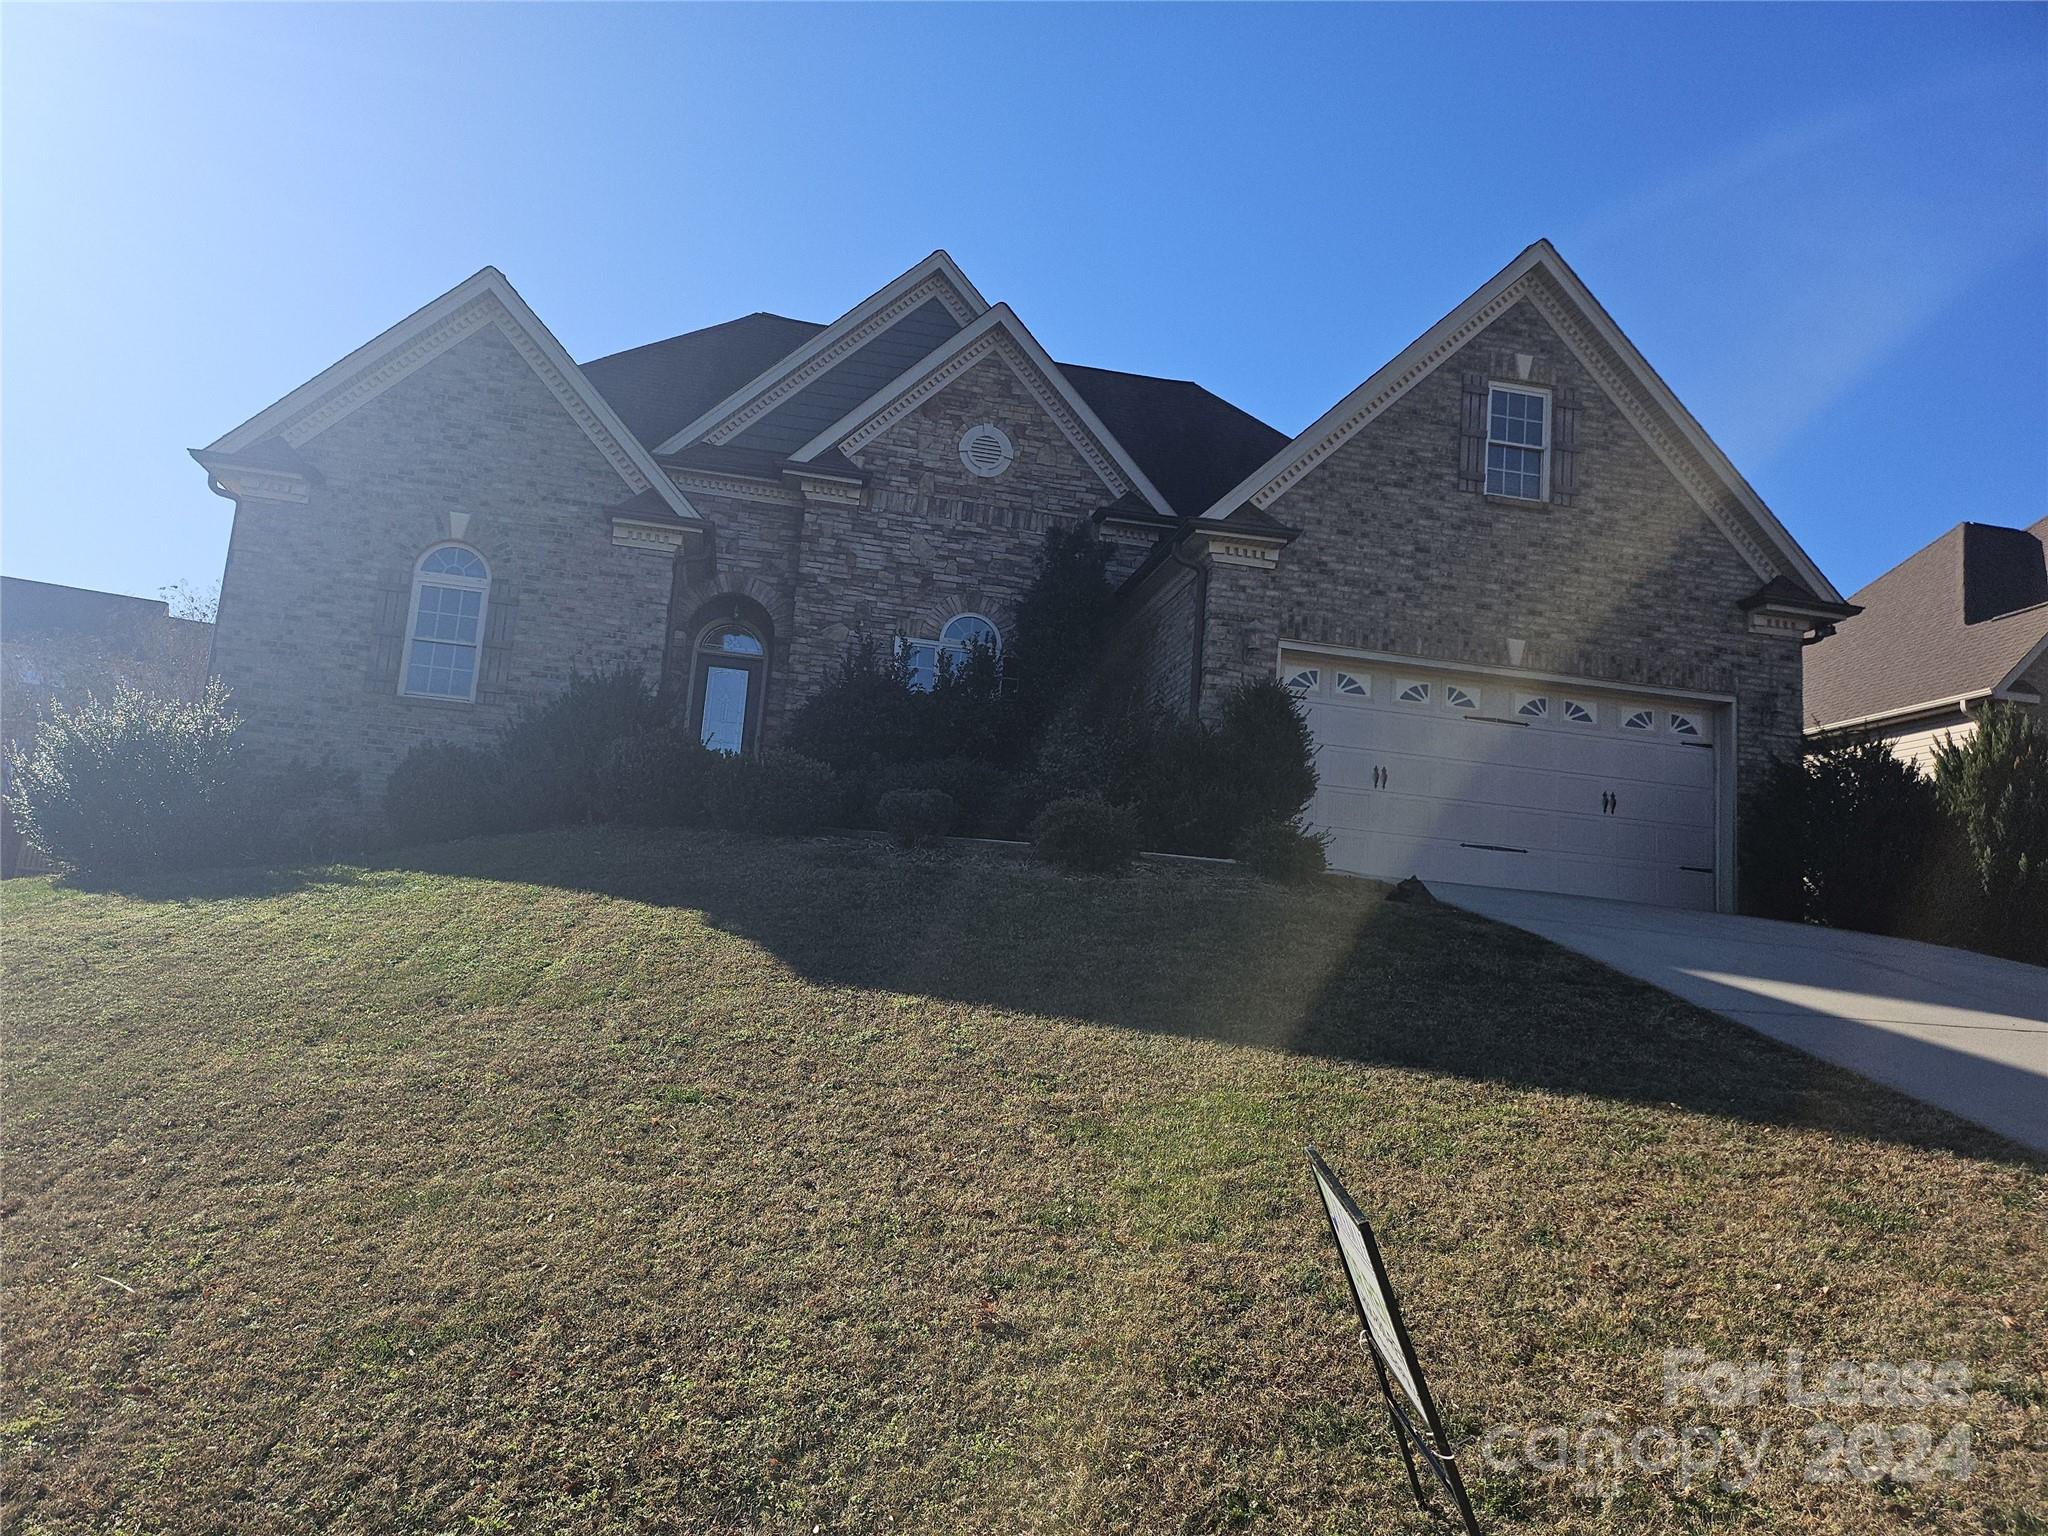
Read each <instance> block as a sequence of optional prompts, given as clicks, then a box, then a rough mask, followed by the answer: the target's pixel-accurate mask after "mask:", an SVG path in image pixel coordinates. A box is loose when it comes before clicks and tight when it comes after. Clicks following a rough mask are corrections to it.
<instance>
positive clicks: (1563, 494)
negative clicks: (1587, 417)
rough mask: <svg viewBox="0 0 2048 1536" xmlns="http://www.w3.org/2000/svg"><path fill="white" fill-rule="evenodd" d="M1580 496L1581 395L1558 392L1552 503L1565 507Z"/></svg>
mask: <svg viewBox="0 0 2048 1536" xmlns="http://www.w3.org/2000/svg"><path fill="white" fill-rule="evenodd" d="M1578 493H1579V392H1578V391H1577V390H1576V389H1560V390H1559V391H1558V392H1557V420H1556V421H1555V422H1553V423H1552V433H1551V442H1550V499H1551V500H1552V501H1554V502H1556V503H1557V504H1558V505H1559V506H1561V507H1568V506H1570V505H1571V501H1572V497H1574V496H1576V495H1577V494H1578Z"/></svg>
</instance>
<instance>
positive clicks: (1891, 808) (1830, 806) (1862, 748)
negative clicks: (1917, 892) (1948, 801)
mask: <svg viewBox="0 0 2048 1536" xmlns="http://www.w3.org/2000/svg"><path fill="white" fill-rule="evenodd" d="M1806 772H1807V779H1808V784H1809V793H1808V796H1807V801H1806V829H1805V864H1806V882H1805V883H1806V915H1807V916H1808V917H1809V918H1810V919H1812V920H1813V921H1814V922H1819V923H1826V924H1828V925H1829V926H1830V927H1835V928H1855V929H1860V930H1862V931H1863V932H1866V933H1892V932H1896V931H1897V928H1898V924H1899V920H1900V918H1901V916H1902V915H1903V913H1904V912H1905V910H1906V908H1907V905H1908V903H1909V902H1910V901H1911V899H1912V895H1913V892H1914V889H1915V887H1916V886H1917V885H1918V883H1919V881H1920V880H1921V878H1922V877H1923V873H1924V866H1925V862H1926V858H1927V853H1928V848H1929V841H1930V836H1931V834H1932V832H1933V830H1934V822H1935V805H1934V791H1933V787H1932V786H1931V785H1930V784H1929V783H1928V782H1927V780H1926V779H1924V778H1922V777H1921V776H1920V771H1919V770H1918V769H1917V768H1915V767H1914V766H1913V765H1912V764H1911V763H1908V762H1904V761H1902V760H1901V759H1900V758H1899V757H1898V756H1897V755H1896V754H1894V753H1893V752H1892V750H1891V748H1890V747H1889V746H1888V745H1887V744H1885V743H1884V742H1881V741H1859V742H1851V743H1848V744H1845V745H1842V746H1836V747H1830V748H1828V749H1826V750H1824V751H1821V752H1817V753H1815V754H1813V755H1812V756H1810V757H1808V758H1807V760H1806Z"/></svg>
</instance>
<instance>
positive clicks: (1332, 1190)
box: [1308, 1147, 1480, 1536]
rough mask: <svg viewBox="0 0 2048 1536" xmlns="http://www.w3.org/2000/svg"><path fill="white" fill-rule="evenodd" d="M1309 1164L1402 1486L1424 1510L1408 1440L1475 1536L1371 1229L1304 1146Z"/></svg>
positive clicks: (1469, 1503) (1333, 1177) (1477, 1535)
mask: <svg viewBox="0 0 2048 1536" xmlns="http://www.w3.org/2000/svg"><path fill="white" fill-rule="evenodd" d="M1308 1163H1309V1168H1310V1171H1311V1172H1313V1173H1314V1174H1315V1179H1316V1193H1317V1194H1319V1195H1321V1196H1322V1198H1323V1213H1324V1214H1325V1215H1327V1216H1328V1217H1329V1218H1330V1235H1331V1236H1332V1237H1334V1238H1336V1240H1337V1252H1338V1254H1339V1256H1341V1257H1342V1259H1343V1260H1344V1277H1345V1278H1346V1279H1347V1280H1349V1281H1350V1282H1351V1300H1352V1303H1353V1305H1355V1306H1356V1307H1357V1308H1358V1320H1359V1322H1360V1323H1361V1324H1363V1325H1364V1331H1363V1332H1362V1333H1361V1334H1360V1336H1359V1337H1360V1341H1361V1342H1362V1343H1363V1344H1364V1345H1365V1347H1366V1352H1367V1353H1368V1354H1370V1355H1371V1356H1372V1363H1373V1371H1374V1373H1375V1374H1376V1375H1377V1376H1378V1377H1379V1381H1380V1395H1381V1396H1382V1397H1384V1398H1385V1399H1386V1403H1387V1417H1388V1419H1390V1420H1391V1421H1392V1423H1393V1427H1394V1443H1395V1444H1397V1445H1399V1446H1400V1447H1401V1460H1402V1462H1403V1463H1405V1464H1406V1466H1407V1468H1408V1486H1409V1487H1410V1488H1412V1489H1414V1490H1415V1502H1416V1503H1418V1504H1420V1505H1421V1506H1422V1507H1423V1508H1424V1509H1428V1508H1429V1501H1428V1500H1427V1499H1425V1498H1424V1497H1423V1494H1422V1480H1421V1479H1420V1478H1418V1477H1417V1476H1416V1475H1415V1457H1414V1456H1413V1455H1412V1454H1411V1453H1410V1450H1409V1447H1410V1445H1411V1444H1412V1445H1413V1446H1414V1448H1415V1450H1417V1451H1420V1452H1421V1453H1422V1461H1423V1465H1424V1466H1426V1467H1428V1468H1429V1470H1430V1471H1431V1472H1432V1473H1434V1474H1435V1475H1436V1480H1437V1481H1438V1482H1440V1483H1442V1484H1443V1485H1444V1489H1445V1491H1446V1492H1447V1493H1449V1494H1450V1496H1451V1498H1452V1500H1453V1501H1454V1502H1455V1503H1456V1504H1457V1507H1458V1514H1459V1517H1460V1518H1461V1519H1463V1520H1464V1522H1465V1529H1466V1531H1467V1532H1469V1533H1470V1536H1480V1532H1479V1521H1478V1520H1477V1519H1476V1518H1475V1517H1474V1516H1473V1514H1472V1501H1471V1500H1470V1499H1468V1498H1466V1497H1465V1480H1464V1478H1462V1477H1460V1476H1459V1475H1458V1464H1457V1462H1456V1461H1455V1460H1453V1459H1452V1452H1451V1449H1450V1442H1449V1441H1448V1440H1447V1439H1445V1437H1444V1427H1443V1423H1442V1421H1440V1420H1439V1419H1438V1418H1437V1416H1436V1402H1435V1400H1434V1399H1432V1398H1431V1397H1430V1395H1429V1383H1428V1382H1426V1381H1424V1380H1423V1379H1422V1363H1421V1362H1420V1361H1419V1360H1417V1359H1416V1358H1415V1346H1414V1345H1413V1344H1412V1343H1410V1342H1409V1340H1408V1329H1407V1326H1406V1325H1405V1324H1403V1323H1402V1321H1401V1308H1400V1305H1399V1304H1398V1303H1397V1302H1396V1301H1395V1300H1394V1287H1393V1286H1392V1285H1391V1284H1390V1283H1389V1282H1388V1280H1387V1266H1386V1265H1385V1264H1384V1263H1382V1262H1381V1261H1380V1250H1379V1244H1377V1243H1375V1242H1374V1241H1373V1237H1372V1228H1371V1227H1369V1226H1367V1225H1366V1222H1365V1218H1364V1217H1363V1216H1361V1215H1360V1214H1359V1213H1358V1207H1357V1206H1355V1205H1353V1204H1352V1203H1351V1197H1350V1196H1349V1195H1348V1194H1346V1193H1345V1192H1344V1186H1343V1185H1342V1184H1339V1183H1338V1182H1337V1176H1336V1175H1335V1174H1334V1173H1332V1172H1330V1165H1329V1164H1328V1163H1325V1162H1324V1161H1323V1160H1322V1157H1321V1156H1320V1155H1319V1154H1318V1153H1317V1152H1316V1149H1315V1148H1314V1147H1310V1148H1309V1149H1308ZM1396 1384H1398V1385H1399V1387H1400V1389H1401V1390H1400V1395H1399V1396H1398V1397H1397V1396H1396V1395H1395V1392H1394V1387H1395V1385H1396ZM1404 1398H1405V1399H1406V1400H1407V1401H1406V1405H1405V1406H1404V1405H1403V1402H1402V1399H1404ZM1410 1410H1413V1411H1412V1412H1411V1411H1410Z"/></svg>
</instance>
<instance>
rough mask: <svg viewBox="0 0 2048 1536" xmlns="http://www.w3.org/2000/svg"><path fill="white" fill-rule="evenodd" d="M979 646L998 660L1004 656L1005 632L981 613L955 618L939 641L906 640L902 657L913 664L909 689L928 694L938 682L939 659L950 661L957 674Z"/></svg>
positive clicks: (942, 630)
mask: <svg viewBox="0 0 2048 1536" xmlns="http://www.w3.org/2000/svg"><path fill="white" fill-rule="evenodd" d="M977 645H985V646H987V647H988V648H989V649H990V650H991V651H993V652H994V653H995V654H996V656H997V657H998V658H1000V657H1001V656H1002V654H1003V632H1002V631H1001V630H999V629H997V628H996V627H995V625H994V624H993V623H991V622H990V621H989V620H987V619H985V618H983V617H982V616H981V615H980V614H978V613H956V614H954V615H953V617H952V618H950V619H948V620H946V623H945V626H944V627H943V628H942V629H940V631H939V638H938V639H936V640H905V641H904V642H903V654H904V655H905V657H907V658H908V659H909V662H910V686H911V687H913V688H915V689H917V690H918V691H919V692H920V693H929V692H930V691H931V686H932V684H933V683H935V682H937V681H938V676H939V658H940V657H941V656H944V657H946V658H948V659H949V661H950V662H951V664H952V667H953V670H954V671H956V672H957V671H959V669H960V668H961V667H963V666H965V665H966V663H967V658H968V657H969V656H971V655H972V654H973V653H974V647H975V646H977Z"/></svg>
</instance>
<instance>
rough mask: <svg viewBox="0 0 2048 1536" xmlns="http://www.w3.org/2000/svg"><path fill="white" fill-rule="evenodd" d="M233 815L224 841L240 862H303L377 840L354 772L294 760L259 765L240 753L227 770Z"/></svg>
mask: <svg viewBox="0 0 2048 1536" xmlns="http://www.w3.org/2000/svg"><path fill="white" fill-rule="evenodd" d="M226 804H227V805H229V806H230V807H232V818H231V821H230V823H229V826H228V828H227V831H226V835H225V836H224V837H223V839H222V841H223V844H224V845H225V846H226V847H227V848H228V849H229V850H230V851H231V852H232V853H233V854H234V858H233V859H232V860H223V861H222V862H237V863H272V862H276V863H287V864H305V863H311V862H314V861H317V860H326V859H334V858H337V857H339V856H341V855H343V854H349V853H360V852H362V851H363V850H365V849H367V848H369V847H370V846H371V845H372V844H374V843H375V842H376V841H377V837H376V829H375V828H374V827H373V826H372V824H371V819H370V816H369V813H368V811H367V810H366V809H365V807H364V805H363V795H362V787H361V785H360V783H359V782H358V781H357V779H356V776H355V775H354V774H353V773H350V772H347V771H345V770H343V769H339V768H332V767H327V766H325V765H322V764H316V763H308V762H304V761H293V762H289V763H286V764H284V765H282V766H280V767H270V768H266V767H256V766H252V765H251V764H250V763H249V762H247V761H246V760H245V759H242V758H239V757H238V758H237V759H236V760H235V761H234V762H233V763H231V764H230V766H229V770H228V794H227V798H226Z"/></svg>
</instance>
